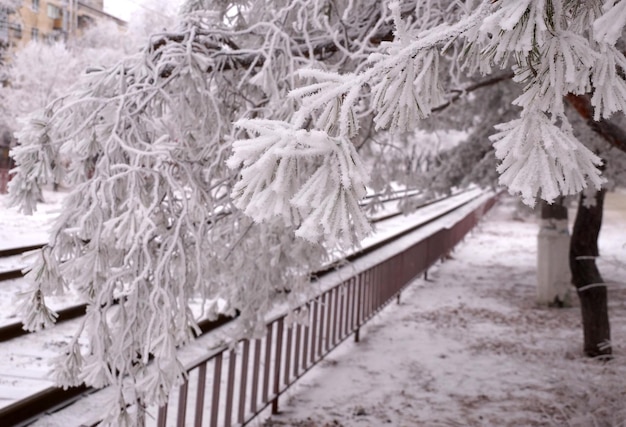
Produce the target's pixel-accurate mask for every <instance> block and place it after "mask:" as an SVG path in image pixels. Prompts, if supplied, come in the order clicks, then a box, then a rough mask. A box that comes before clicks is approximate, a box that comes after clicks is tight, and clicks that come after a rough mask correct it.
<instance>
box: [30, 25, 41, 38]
mask: <svg viewBox="0 0 626 427" xmlns="http://www.w3.org/2000/svg"><path fill="white" fill-rule="evenodd" d="M30 39H31V40H33V41H37V40H39V29H37V28H33V29H31V30H30Z"/></svg>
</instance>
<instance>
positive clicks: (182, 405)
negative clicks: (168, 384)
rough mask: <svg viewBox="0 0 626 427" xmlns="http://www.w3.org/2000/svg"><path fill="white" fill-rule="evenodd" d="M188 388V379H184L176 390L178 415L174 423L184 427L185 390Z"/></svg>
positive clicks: (185, 413) (185, 410)
mask: <svg viewBox="0 0 626 427" xmlns="http://www.w3.org/2000/svg"><path fill="white" fill-rule="evenodd" d="M188 390H189V381H185V382H183V383H182V384H181V385H180V388H179V391H178V417H177V420H176V425H177V426H178V427H185V418H186V415H187V391H188Z"/></svg>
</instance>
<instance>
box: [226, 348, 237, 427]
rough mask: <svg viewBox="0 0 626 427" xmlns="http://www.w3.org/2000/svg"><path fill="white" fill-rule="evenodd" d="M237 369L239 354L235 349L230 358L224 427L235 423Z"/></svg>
mask: <svg viewBox="0 0 626 427" xmlns="http://www.w3.org/2000/svg"><path fill="white" fill-rule="evenodd" d="M236 367H237V352H236V351H235V350H234V349H233V350H231V351H230V353H229V357H228V377H227V381H226V413H225V414H224V417H225V418H224V426H225V427H230V426H231V425H232V423H233V398H234V394H235V368H236Z"/></svg>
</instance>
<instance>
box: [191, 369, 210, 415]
mask: <svg viewBox="0 0 626 427" xmlns="http://www.w3.org/2000/svg"><path fill="white" fill-rule="evenodd" d="M206 364H207V362H204V363H203V364H201V365H200V366H199V367H198V390H197V394H196V413H195V417H194V425H195V427H202V416H203V415H204V392H205V388H206Z"/></svg>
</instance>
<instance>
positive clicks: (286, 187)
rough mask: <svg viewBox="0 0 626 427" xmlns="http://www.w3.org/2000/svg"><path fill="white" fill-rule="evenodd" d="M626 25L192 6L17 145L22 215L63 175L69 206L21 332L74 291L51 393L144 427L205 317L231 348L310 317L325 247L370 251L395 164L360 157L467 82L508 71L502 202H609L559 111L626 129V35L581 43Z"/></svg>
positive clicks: (594, 10)
mask: <svg viewBox="0 0 626 427" xmlns="http://www.w3.org/2000/svg"><path fill="white" fill-rule="evenodd" d="M622 4H623V1H621V2H615V1H612V2H608V1H607V2H602V1H600V0H597V1H594V2H584V1H570V0H568V1H564V0H559V1H544V0H523V1H518V0H499V1H495V2H494V1H491V0H482V1H478V0H473V1H467V2H457V1H453V0H450V1H448V0H417V1H415V0H406V1H396V2H393V3H392V4H391V7H390V8H389V7H387V4H386V3H385V2H379V1H374V0H346V1H342V0H340V1H335V2H326V1H322V0H296V1H291V2H283V3H277V2H270V3H268V2H254V1H253V2H247V1H246V2H241V1H232V2H231V1H219V2H213V1H198V0H193V1H191V0H190V1H189V2H188V3H187V5H186V8H185V10H186V11H187V12H188V14H187V15H186V16H185V17H184V18H183V19H182V20H181V23H180V25H179V27H178V28H177V29H176V30H174V31H170V32H165V33H162V34H157V35H154V36H153V37H152V38H151V39H150V41H149V42H148V43H147V45H146V46H145V48H144V49H143V50H142V51H141V52H138V53H137V54H135V55H133V56H130V57H128V58H126V59H125V60H123V61H121V62H119V63H118V64H117V65H115V66H113V67H108V68H102V67H100V68H97V67H94V68H92V69H91V70H90V73H88V74H87V75H86V76H85V77H84V79H83V80H82V81H81V82H80V83H79V85H78V86H77V88H76V89H75V90H74V91H73V92H72V93H70V94H67V95H66V96H63V97H61V98H59V99H57V100H56V101H54V102H53V103H52V104H50V105H49V106H48V108H47V109H46V110H45V111H44V112H43V113H41V114H39V115H37V116H34V119H33V118H31V120H29V121H28V122H27V125H26V127H25V128H24V129H22V130H21V131H20V132H21V133H20V135H21V146H20V147H19V148H17V149H16V150H15V157H16V159H17V163H18V168H17V175H16V176H15V178H14V180H13V182H12V184H11V192H12V197H13V200H14V201H15V202H16V203H17V204H19V205H21V206H22V209H23V210H25V211H30V210H32V209H34V206H35V203H36V199H37V197H38V196H39V194H40V192H41V188H42V186H43V185H45V184H46V183H50V182H51V181H53V180H54V179H57V177H58V176H59V174H60V173H61V172H62V173H63V175H64V176H65V177H66V178H65V179H66V180H67V184H68V185H69V186H70V188H71V191H70V194H69V195H68V197H67V198H66V200H65V204H64V207H63V210H62V214H61V216H60V218H59V220H58V222H57V223H56V226H55V228H54V230H53V233H52V235H51V238H50V243H49V245H48V246H47V247H46V248H45V249H44V250H43V251H42V253H41V255H40V259H39V261H38V263H37V264H35V266H34V267H33V269H32V271H31V273H30V277H31V278H32V279H33V280H34V285H33V289H32V290H31V293H29V294H28V295H26V296H25V297H24V301H25V302H26V304H27V309H25V318H26V320H27V322H28V325H29V326H31V327H39V326H43V325H47V324H49V323H50V322H51V321H52V320H53V318H54V315H53V313H51V312H50V311H49V310H47V309H46V308H45V297H46V296H48V295H51V294H55V293H59V292H65V291H66V290H67V288H68V287H71V288H73V289H74V290H75V291H77V292H79V293H80V294H81V295H82V296H83V297H84V298H85V300H86V301H87V302H88V306H89V310H88V315H87V317H86V318H85V321H84V322H83V325H82V326H81V328H80V329H79V330H78V331H77V332H76V335H75V337H74V338H73V339H72V340H71V342H70V343H68V347H67V349H66V351H65V352H64V355H63V356H61V358H60V359H59V360H58V363H57V364H56V370H55V373H56V378H57V379H58V381H59V382H60V383H61V384H64V385H71V384H76V383H78V382H81V381H85V382H87V383H88V384H90V385H95V386H105V385H108V384H112V385H114V386H115V387H116V389H117V390H119V394H118V396H117V400H116V401H115V402H113V406H112V408H111V410H110V411H109V414H110V418H108V422H109V424H113V425H115V424H116V423H117V424H120V423H122V422H128V423H132V420H131V421H128V417H129V416H130V415H129V414H130V412H129V411H128V410H127V407H126V405H127V404H129V405H137V404H138V406H136V411H135V412H133V414H135V416H136V417H137V420H138V419H140V418H141V408H142V405H145V404H150V403H159V402H163V401H164V399H165V398H166V396H167V393H168V391H169V390H170V388H171V387H172V386H173V385H175V384H176V383H177V382H179V381H180V380H181V379H182V378H183V372H182V368H181V366H180V364H179V363H178V361H177V358H176V349H177V347H179V346H181V345H184V344H185V343H186V342H188V341H189V340H190V339H192V338H193V330H194V328H195V327H196V326H197V322H198V319H199V318H200V317H212V316H216V315H217V314H218V307H220V306H222V305H223V306H224V307H223V308H222V311H223V312H225V313H227V314H228V313H230V314H234V313H239V318H238V325H239V327H240V330H239V331H240V333H241V334H242V335H248V336H250V335H254V334H256V333H259V332H261V330H262V329H263V328H262V324H263V320H264V316H265V313H267V311H268V310H269V308H270V307H272V305H273V304H274V303H276V302H280V301H283V300H285V299H288V300H292V302H293V301H294V300H297V299H298V298H302V295H304V294H305V292H306V290H307V289H308V287H307V283H308V282H307V279H308V275H309V273H310V272H311V271H313V270H314V269H315V268H316V267H317V266H319V264H320V263H321V262H322V260H323V259H324V256H325V254H326V253H327V250H328V249H330V246H331V244H341V245H344V246H347V245H352V244H357V243H358V239H359V238H360V237H362V236H363V235H364V234H365V233H367V230H368V225H367V223H366V221H365V217H364V215H363V212H362V210H361V208H360V207H359V206H358V201H359V198H360V197H362V196H363V195H364V187H365V185H367V179H368V177H369V175H370V170H368V168H371V170H378V171H380V170H382V167H380V166H379V164H381V165H383V166H386V167H388V168H389V169H391V168H393V167H394V166H395V165H394V164H392V163H393V162H396V158H391V157H392V156H389V157H387V156H384V155H377V154H380V153H381V152H382V150H377V149H373V148H372V146H375V145H376V143H378V142H380V141H384V142H385V143H389V145H392V143H395V142H396V139H400V138H404V137H405V136H406V133H403V131H411V130H413V129H414V128H415V127H416V126H417V125H418V123H419V121H420V120H422V119H424V118H426V117H429V116H431V114H432V112H434V111H438V110H441V109H442V108H444V107H445V106H446V105H449V103H450V102H451V101H453V100H456V99H458V98H459V97H461V98H468V99H469V98H471V97H478V96H479V94H478V92H476V94H473V95H471V96H466V95H465V94H463V96H460V95H459V93H460V92H463V87H470V86H471V83H476V80H472V79H475V77H473V76H469V77H468V76H465V75H464V74H463V73H467V74H468V75H469V74H471V73H473V72H475V71H479V72H482V73H491V72H492V70H494V69H497V68H504V69H507V70H509V71H510V70H515V72H516V76H517V77H516V80H517V82H518V83H521V85H520V86H522V88H521V89H523V94H522V95H521V96H518V97H517V100H516V103H517V105H519V108H520V110H522V111H521V115H520V116H519V117H518V118H517V119H513V120H511V119H510V118H509V117H507V118H506V119H503V120H504V121H505V123H504V124H501V125H500V126H499V127H498V131H499V133H498V134H497V135H496V136H495V137H494V140H495V146H496V150H497V154H498V155H499V156H500V162H501V164H500V167H499V170H500V172H501V174H502V175H501V176H502V180H503V182H505V183H506V184H508V185H509V186H510V189H511V190H512V191H514V192H519V193H521V194H523V196H524V198H525V199H526V200H527V201H528V202H529V203H532V201H534V200H535V199H536V198H537V197H543V198H546V199H551V198H552V197H555V195H556V194H558V193H572V192H577V191H580V189H582V188H584V187H586V186H589V185H591V186H598V185H600V184H601V182H602V179H601V177H600V174H599V172H598V169H597V166H598V164H599V160H598V158H597V157H596V156H595V155H594V154H593V153H592V152H590V151H589V150H588V149H587V148H585V147H584V146H583V145H582V144H581V143H580V142H579V141H577V140H576V138H575V137H574V136H573V132H572V131H571V129H570V128H569V126H568V120H567V118H566V117H565V113H564V106H563V102H562V97H563V96H565V95H567V94H568V93H574V94H582V93H586V92H589V93H590V95H591V97H590V99H592V100H593V107H594V108H595V112H596V114H597V115H598V117H601V118H603V117H607V116H609V115H611V114H612V113H615V112H618V111H624V109H625V107H626V105H625V101H624V100H625V99H626V98H625V97H624V88H623V86H624V77H623V66H624V64H625V63H626V62H625V61H624V57H623V55H622V54H621V53H620V51H619V50H618V49H617V48H616V46H615V43H614V41H613V37H614V34H616V33H615V32H614V31H617V32H618V33H619V30H615V28H621V27H622V26H623V23H622V22H621V21H620V20H619V19H617V20H615V21H613V20H612V21H610V22H611V23H610V27H611V28H612V29H611V31H608V32H606V33H604V34H603V33H602V30H601V29H600V30H597V29H596V30H594V31H590V29H591V28H596V27H594V24H596V23H597V22H602V21H601V19H609V17H610V15H607V14H608V13H610V12H611V11H612V10H613V9H612V8H620V7H622ZM604 17H606V18H604ZM600 27H601V28H605V27H603V26H600ZM600 27H598V28H600ZM462 66H464V67H465V68H462ZM448 67H449V68H450V70H448V69H447V68H448ZM509 71H506V72H500V71H498V73H503V74H504V75H506V73H507V72H509ZM452 85H453V86H452ZM611 85H613V86H614V87H615V89H613V88H612V87H611ZM607 86H609V87H608V88H607ZM452 89H454V90H452ZM459 91H460V92H459ZM290 94H291V95H290ZM475 105H480V102H479V101H477V102H476V103H475ZM444 111H445V110H444ZM476 113H477V110H472V111H468V112H466V113H464V119H465V121H466V122H469V123H472V125H474V124H475V123H476V122H475V121H472V120H473V116H474V115H476ZM479 114H485V113H484V112H479ZM450 121H452V119H450ZM235 123H236V124H237V125H234V124H235ZM480 123H482V122H480ZM386 129H391V130H392V131H395V132H394V135H393V137H389V136H387V135H386V134H385V132H384V131H385V130H386ZM392 138H393V139H392ZM398 147H399V144H398ZM398 147H396V146H394V149H396V148H397V149H400V148H398ZM61 157H62V158H68V159H71V160H72V161H71V162H70V163H69V164H66V163H64V162H58V161H57V159H59V158H61ZM416 158H420V157H419V155H416ZM540 165H541V168H539V166H540ZM377 168H378V169H377ZM525 178H528V179H525ZM85 266H89V267H90V268H85ZM194 301H197V302H198V304H197V305H194V304H191V303H192V302H194ZM218 301H224V303H221V302H220V303H218ZM79 337H87V341H88V346H87V347H86V348H81V347H80V346H79V345H77V344H76V343H77V342H79V341H78V338H79ZM151 357H153V360H154V362H152V363H149V360H150V359H151ZM124 390H126V391H124ZM129 390H130V392H129ZM133 407H135V406H133ZM124 420H126V421H124Z"/></svg>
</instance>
